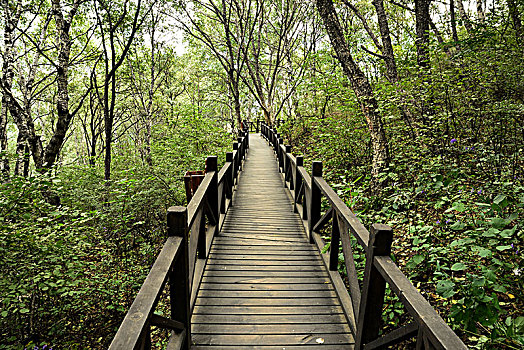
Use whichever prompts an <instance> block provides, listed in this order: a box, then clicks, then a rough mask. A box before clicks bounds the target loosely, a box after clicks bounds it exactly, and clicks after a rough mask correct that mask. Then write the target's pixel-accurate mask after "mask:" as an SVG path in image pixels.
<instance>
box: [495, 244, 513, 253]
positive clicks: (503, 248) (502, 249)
mask: <svg viewBox="0 0 524 350" xmlns="http://www.w3.org/2000/svg"><path fill="white" fill-rule="evenodd" d="M496 249H497V250H499V251H501V252H502V251H504V250H508V249H511V246H510V245H499V246H497V247H496Z"/></svg>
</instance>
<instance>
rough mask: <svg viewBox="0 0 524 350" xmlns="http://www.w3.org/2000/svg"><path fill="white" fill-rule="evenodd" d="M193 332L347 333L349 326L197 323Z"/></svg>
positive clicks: (330, 324)
mask: <svg viewBox="0 0 524 350" xmlns="http://www.w3.org/2000/svg"><path fill="white" fill-rule="evenodd" d="M192 331H193V334H246V335H248V334H256V335H261V334H275V335H276V334H279V335H287V334H293V335H294V334H348V333H350V332H349V327H348V326H347V325H345V327H344V326H343V325H341V324H337V323H335V324H333V323H319V324H308V323H306V324H302V323H296V324H292V323H290V324H251V325H245V324H240V325H238V324H235V325H231V324H216V323H213V324H198V325H195V326H194V327H193V330H192Z"/></svg>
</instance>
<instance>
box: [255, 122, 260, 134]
mask: <svg viewBox="0 0 524 350" xmlns="http://www.w3.org/2000/svg"><path fill="white" fill-rule="evenodd" d="M259 131H260V119H257V129H256V133H257V134H258V132H259Z"/></svg>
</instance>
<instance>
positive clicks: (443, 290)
mask: <svg viewBox="0 0 524 350" xmlns="http://www.w3.org/2000/svg"><path fill="white" fill-rule="evenodd" d="M454 287H455V283H453V282H451V281H449V280H441V281H438V282H437V286H436V288H435V291H436V292H437V294H439V295H440V296H441V297H443V298H450V297H452V296H453V295H455V293H456V292H455V291H454V290H453V288H454Z"/></svg>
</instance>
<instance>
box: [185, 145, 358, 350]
mask: <svg viewBox="0 0 524 350" xmlns="http://www.w3.org/2000/svg"><path fill="white" fill-rule="evenodd" d="M250 141H251V144H250V148H249V152H248V153H247V159H246V162H245V163H244V171H243V172H242V173H241V174H240V179H239V185H238V187H237V189H236V193H235V195H234V197H233V202H232V206H231V207H230V209H229V211H228V214H227V216H226V217H225V219H224V223H223V226H222V229H221V231H220V233H219V234H218V236H217V237H215V239H214V241H213V244H212V246H211V248H210V251H209V258H208V260H207V264H206V268H205V270H204V274H203V276H202V282H201V284H200V289H199V292H198V295H197V298H196V301H195V308H194V310H193V316H192V341H193V347H192V349H207V350H210V349H215V350H220V349H268V350H273V349H283V348H285V349H305V348H307V349H317V348H318V349H337V350H339V349H352V348H353V344H354V340H353V335H352V334H351V330H350V328H349V326H348V323H347V319H346V317H345V315H344V311H343V309H342V307H341V303H340V300H339V299H338V297H337V293H336V292H335V290H334V287H333V285H332V284H331V280H330V278H329V273H328V271H327V269H326V268H325V266H324V264H323V262H322V258H321V257H320V254H319V252H318V250H317V249H316V247H315V246H314V245H311V244H310V243H309V241H308V237H307V236H306V234H305V231H304V228H303V224H302V220H301V218H300V217H299V215H298V214H296V213H294V208H293V203H292V202H291V200H290V198H289V196H288V195H287V194H286V192H285V190H284V184H283V182H282V177H281V175H280V174H279V173H278V168H277V167H278V163H277V162H276V160H275V156H274V154H273V151H272V150H271V149H270V148H269V147H268V146H267V144H266V143H265V142H264V141H263V140H262V139H261V138H260V137H259V136H258V135H252V137H251V140H250Z"/></svg>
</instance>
